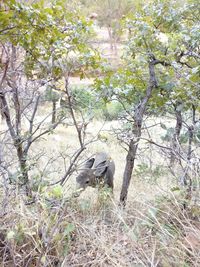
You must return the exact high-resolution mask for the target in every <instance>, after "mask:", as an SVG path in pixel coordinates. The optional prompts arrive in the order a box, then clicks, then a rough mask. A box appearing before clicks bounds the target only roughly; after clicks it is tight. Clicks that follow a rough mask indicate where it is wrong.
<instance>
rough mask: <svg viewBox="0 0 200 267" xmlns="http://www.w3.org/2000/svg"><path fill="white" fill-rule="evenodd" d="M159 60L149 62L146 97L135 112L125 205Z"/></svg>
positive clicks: (122, 199) (123, 191)
mask: <svg viewBox="0 0 200 267" xmlns="http://www.w3.org/2000/svg"><path fill="white" fill-rule="evenodd" d="M158 63H159V62H158V61H157V60H152V61H151V62H149V76H150V78H149V84H148V87H147V89H146V94H145V96H144V98H143V99H142V101H141V103H140V104H139V105H138V106H137V108H136V109H135V113H134V126H133V130H132V133H133V136H134V139H132V140H131V141H130V144H129V148H128V154H127V157H126V166H125V170H124V175H123V183H122V189H121V194H120V203H121V204H122V205H123V206H125V205H126V200H127V195H128V188H129V185H130V181H131V177H132V173H133V168H134V163H135V159H136V154H137V149H138V143H139V141H140V137H141V134H142V122H143V117H144V113H145V110H146V106H147V103H148V100H149V98H150V97H151V94H152V91H153V89H154V88H156V87H157V81H156V75H155V65H156V64H158Z"/></svg>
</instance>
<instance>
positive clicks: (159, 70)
mask: <svg viewBox="0 0 200 267" xmlns="http://www.w3.org/2000/svg"><path fill="white" fill-rule="evenodd" d="M195 7H196V5H195V3H193V2H190V3H188V4H186V5H185V6H183V7H182V6H181V3H179V2H176V1H171V0H169V1H150V2H149V3H147V4H144V3H143V4H141V5H140V6H138V8H137V10H135V12H134V13H133V14H131V15H130V16H128V17H127V19H126V24H125V25H126V30H127V29H128V32H129V40H128V43H127V49H126V51H125V53H124V66H123V68H122V69H119V70H118V72H117V73H112V71H111V73H108V75H107V77H105V78H104V79H100V81H98V82H97V87H98V88H99V90H100V91H103V92H104V95H105V98H106V99H112V98H113V97H117V99H118V100H119V101H120V102H121V103H122V104H123V106H124V107H125V111H126V114H127V120H128V121H129V122H131V123H132V127H131V136H130V137H129V139H128V140H126V144H127V146H128V148H127V157H126V166H125V170H124V175H123V184H122V190H121V195H120V202H121V203H123V204H125V202H126V199H127V193H128V188H129V184H130V180H131V177H132V172H133V168H134V163H135V159H136V155H137V149H138V144H139V141H140V139H141V135H142V129H143V119H144V116H146V115H147V114H148V113H152V108H154V109H155V110H154V113H155V112H156V111H157V112H158V111H159V112H161V111H162V112H164V110H165V112H168V111H170V110H171V106H172V107H174V110H175V112H176V118H177V126H176V132H175V135H174V140H175V139H178V138H179V135H180V131H181V125H182V121H181V122H180V120H182V117H181V114H180V101H181V103H182V102H183V99H184V101H185V104H184V106H185V107H186V106H187V107H188V109H191V104H192V105H194V106H195V110H196V108H197V106H196V104H195V102H196V101H194V100H195V99H196V97H197V96H198V92H199V85H198V82H197V83H195V84H194V83H193V86H192V81H190V82H189V81H188V78H189V77H193V78H194V76H195V79H196V78H197V80H199V77H197V76H198V75H199V74H197V76H196V73H198V64H199V63H198V60H199V31H198V27H199V26H198V25H199V21H198V19H194V17H193V19H191V17H190V16H191V14H192V13H193V11H192V10H195ZM191 11H192V13H191ZM193 14H195V17H196V18H198V16H196V11H195V12H194V13H193ZM191 28H192V29H193V31H192V33H191V32H190V29H191ZM187 38H189V40H190V41H189V42H188V41H186V39H187ZM189 73H190V74H189ZM191 73H193V75H194V76H193V75H192V74H191ZM190 75H191V76H190ZM189 79H190V78H189ZM186 81H187V82H186ZM188 82H189V83H188ZM186 83H187V84H188V85H189V84H190V85H189V88H185V87H183V86H184V85H185V84H186ZM189 95H190V97H189ZM127 105H128V106H129V108H130V110H128V109H127ZM188 129H189V128H188ZM190 136H192V134H191V127H190ZM150 141H151V142H152V140H150ZM153 143H155V142H153ZM174 145H175V143H174ZM189 147H191V146H190V145H189ZM189 147H188V149H189ZM167 149H168V150H170V151H172V148H167ZM173 149H174V148H173ZM188 154H191V149H189V150H188Z"/></svg>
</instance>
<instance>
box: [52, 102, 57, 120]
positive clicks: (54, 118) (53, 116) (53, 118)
mask: <svg viewBox="0 0 200 267" xmlns="http://www.w3.org/2000/svg"><path fill="white" fill-rule="evenodd" d="M55 122H56V101H54V100H53V101H52V117H51V123H52V124H54V123H55Z"/></svg>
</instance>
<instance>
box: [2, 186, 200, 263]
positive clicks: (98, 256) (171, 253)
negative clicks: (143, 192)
mask: <svg viewBox="0 0 200 267" xmlns="http://www.w3.org/2000/svg"><path fill="white" fill-rule="evenodd" d="M2 200H3V199H2ZM2 203H3V202H2ZM183 203H185V199H184V196H183V195H181V194H180V195H178V196H175V195H174V194H172V195H171V196H169V197H160V198H158V199H156V201H155V202H154V203H151V202H145V203H140V202H134V203H128V205H127V207H126V209H122V208H120V207H119V206H118V205H117V203H116V202H115V201H114V200H113V198H112V197H111V195H110V194H108V192H104V191H102V192H101V193H99V197H98V199H97V201H96V202H90V201H87V200H81V199H77V198H76V199H75V198H72V199H67V200H66V199H64V198H63V197H60V198H56V199H53V198H51V199H47V198H43V197H42V196H41V197H40V198H39V197H38V199H37V201H36V202H35V203H31V204H30V203H25V202H24V199H23V198H22V197H21V196H19V195H17V196H16V195H15V196H14V195H13V196H12V195H11V194H10V195H9V203H7V205H6V206H5V205H2V206H1V217H0V257H1V265H0V266H2V267H3V266H5V267H10V266H16V267H18V266H19V267H23V266H24V267H28V266H30V267H32V266H34V267H35V266H37V267H40V266H46V267H51V266H62V267H65V266H72V267H73V266H85V267H86V266H95V267H96V266H121V267H125V266H137V267H139V266H152V267H153V266H161V267H165V266H166V267H168V266H175V267H176V266H177V267H180V266H183V267H187V266H200V222H199V218H200V207H199V206H198V205H197V204H196V203H192V202H191V201H190V202H189V201H188V202H187V203H186V204H187V205H183ZM27 204H28V205H27Z"/></svg>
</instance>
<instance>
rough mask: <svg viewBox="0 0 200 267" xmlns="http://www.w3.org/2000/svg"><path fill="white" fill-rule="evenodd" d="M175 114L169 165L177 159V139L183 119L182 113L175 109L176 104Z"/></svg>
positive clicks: (172, 164)
mask: <svg viewBox="0 0 200 267" xmlns="http://www.w3.org/2000/svg"><path fill="white" fill-rule="evenodd" d="M174 110H175V116H176V126H175V131H174V134H173V137H172V145H171V148H172V150H171V157H170V166H171V167H173V166H174V163H175V161H176V160H178V157H177V154H179V139H180V133H181V129H182V124H183V119H182V113H181V111H180V110H177V106H175V108H174Z"/></svg>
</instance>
